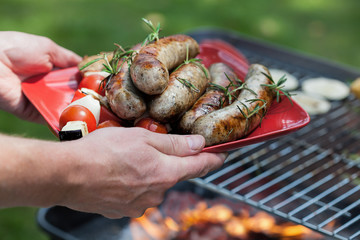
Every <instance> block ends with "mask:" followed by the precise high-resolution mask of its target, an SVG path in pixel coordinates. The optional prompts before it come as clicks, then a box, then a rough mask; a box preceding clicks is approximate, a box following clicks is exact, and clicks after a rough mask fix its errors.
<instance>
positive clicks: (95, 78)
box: [78, 74, 105, 96]
mask: <svg viewBox="0 0 360 240" xmlns="http://www.w3.org/2000/svg"><path fill="white" fill-rule="evenodd" d="M102 80H104V76H101V75H99V74H92V75H89V76H85V77H84V78H83V79H82V80H81V81H80V83H79V87H78V88H79V89H81V88H88V89H91V90H94V91H95V92H97V93H98V94H100V95H102V96H104V95H105V90H104V88H103V85H102V84H101V81H102Z"/></svg>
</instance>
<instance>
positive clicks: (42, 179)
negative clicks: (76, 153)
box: [0, 134, 67, 207]
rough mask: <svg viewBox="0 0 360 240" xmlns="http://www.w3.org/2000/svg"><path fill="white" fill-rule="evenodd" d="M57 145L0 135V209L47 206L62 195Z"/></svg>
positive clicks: (61, 160)
mask: <svg viewBox="0 0 360 240" xmlns="http://www.w3.org/2000/svg"><path fill="white" fill-rule="evenodd" d="M59 144H60V143H57V142H50V141H41V140H35V139H25V138H19V137H12V136H5V135H1V134H0V152H1V155H0V207H12V206H39V207H40V206H41V207H45V206H50V205H54V204H57V203H58V202H59V201H61V195H62V193H63V192H64V191H66V189H65V188H66V184H65V181H66V176H64V174H65V173H66V172H67V171H64V169H61V168H66V161H65V160H66V156H65V155H64V154H62V156H61V155H60V154H59V153H58V151H56V149H57V146H58V145H59Z"/></svg>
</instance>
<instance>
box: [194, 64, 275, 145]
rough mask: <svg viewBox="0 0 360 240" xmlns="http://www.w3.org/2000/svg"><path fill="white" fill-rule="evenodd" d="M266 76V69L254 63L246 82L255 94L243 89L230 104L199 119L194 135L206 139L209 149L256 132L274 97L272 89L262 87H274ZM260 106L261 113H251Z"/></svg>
mask: <svg viewBox="0 0 360 240" xmlns="http://www.w3.org/2000/svg"><path fill="white" fill-rule="evenodd" d="M263 73H265V74H268V75H270V73H269V71H268V69H267V68H266V67H264V66H262V65H260V64H252V65H251V66H250V68H249V71H248V73H247V75H246V78H245V83H246V85H247V88H249V89H251V90H252V91H253V92H252V91H249V90H243V91H242V92H241V93H240V95H239V97H238V99H237V100H236V101H235V102H234V103H232V104H231V105H229V106H227V107H225V108H222V109H219V110H216V111H214V112H212V113H209V114H207V115H205V116H203V117H201V118H199V119H198V120H196V121H195V123H194V127H193V130H192V134H200V135H202V136H204V137H205V140H206V146H211V145H215V144H219V143H224V142H229V141H234V140H237V139H239V138H242V137H244V136H245V135H247V134H248V133H250V132H251V131H252V130H254V129H255V128H256V127H257V126H258V125H259V124H260V122H261V120H262V117H263V116H264V114H265V113H266V111H267V110H268V109H269V107H270V105H271V103H272V100H273V98H274V92H273V90H271V89H270V88H269V87H266V86H262V84H271V81H270V80H269V79H268V78H267V77H266V76H265V75H264V74H263ZM255 99H262V100H263V101H260V100H255ZM264 102H265V103H264ZM264 104H265V105H264ZM245 106H246V107H245ZM257 106H258V107H260V110H259V111H256V112H257V113H256V114H252V113H254V110H255V109H256V108H257ZM240 110H241V111H240ZM242 112H243V113H242Z"/></svg>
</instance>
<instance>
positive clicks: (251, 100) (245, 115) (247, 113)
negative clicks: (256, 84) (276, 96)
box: [237, 98, 267, 133]
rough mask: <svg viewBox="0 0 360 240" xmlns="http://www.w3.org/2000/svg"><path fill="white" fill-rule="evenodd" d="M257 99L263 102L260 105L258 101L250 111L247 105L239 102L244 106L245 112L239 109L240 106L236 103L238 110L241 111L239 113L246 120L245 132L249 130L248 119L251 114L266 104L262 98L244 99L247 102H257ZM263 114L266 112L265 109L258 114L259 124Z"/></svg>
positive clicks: (257, 111)
mask: <svg viewBox="0 0 360 240" xmlns="http://www.w3.org/2000/svg"><path fill="white" fill-rule="evenodd" d="M258 101H260V102H263V104H262V105H261V106H260V105H259V103H257V104H256V106H255V107H254V109H253V110H251V111H250V109H249V108H248V106H246V104H244V103H243V102H240V103H241V104H242V105H243V106H244V108H245V109H246V113H245V111H243V110H242V109H241V107H239V105H237V108H238V109H239V111H240V112H241V114H242V115H243V117H244V118H245V121H246V122H245V133H247V132H248V130H249V119H250V118H251V117H252V116H253V115H255V114H258V113H259V112H260V110H261V109H263V108H265V107H266V104H267V102H266V100H264V99H258V98H255V99H248V100H246V102H249V103H254V102H258ZM265 114H266V111H263V113H262V114H261V116H260V125H261V123H262V120H263V119H264V117H265Z"/></svg>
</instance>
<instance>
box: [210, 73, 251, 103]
mask: <svg viewBox="0 0 360 240" xmlns="http://www.w3.org/2000/svg"><path fill="white" fill-rule="evenodd" d="M224 74H225V76H226V78H227V79H228V80H229V84H228V85H227V86H226V87H223V86H221V85H218V84H216V83H210V88H211V89H214V90H220V91H222V92H223V93H224V96H223V99H222V100H223V102H225V101H226V100H228V102H229V104H231V103H232V102H233V98H234V99H237V95H236V92H238V91H240V90H242V89H244V90H247V91H250V92H251V93H253V94H254V95H255V96H257V94H256V93H255V92H254V91H253V90H251V89H250V88H247V87H246V86H247V85H246V83H243V82H242V81H241V80H240V79H238V78H235V79H234V80H235V83H234V81H232V80H231V79H230V77H229V76H228V75H227V74H226V72H224ZM231 88H234V89H232V90H231ZM221 107H222V106H221Z"/></svg>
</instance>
